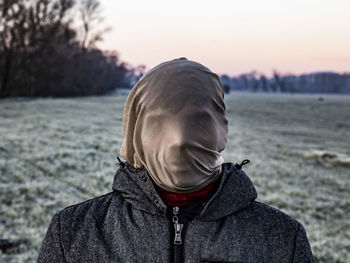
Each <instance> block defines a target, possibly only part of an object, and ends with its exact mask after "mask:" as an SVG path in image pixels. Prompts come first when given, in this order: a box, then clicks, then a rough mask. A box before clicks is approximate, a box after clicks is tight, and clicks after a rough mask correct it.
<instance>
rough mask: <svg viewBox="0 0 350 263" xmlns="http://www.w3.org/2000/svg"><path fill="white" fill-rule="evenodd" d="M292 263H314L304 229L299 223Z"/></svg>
mask: <svg viewBox="0 0 350 263" xmlns="http://www.w3.org/2000/svg"><path fill="white" fill-rule="evenodd" d="M294 245H295V246H294V255H293V260H292V263H316V261H315V259H314V257H313V255H312V252H311V248H310V244H309V241H308V239H307V235H306V232H305V229H304V227H303V226H302V225H301V224H300V223H299V228H298V230H297V233H296V236H295V241H294Z"/></svg>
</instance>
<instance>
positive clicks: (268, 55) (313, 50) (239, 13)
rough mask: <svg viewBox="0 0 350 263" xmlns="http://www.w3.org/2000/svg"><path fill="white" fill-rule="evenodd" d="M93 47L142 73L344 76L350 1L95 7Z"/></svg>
mask: <svg viewBox="0 0 350 263" xmlns="http://www.w3.org/2000/svg"><path fill="white" fill-rule="evenodd" d="M101 8H102V15H103V16H104V18H105V19H104V24H105V25H106V26H111V27H112V28H113V29H112V31H110V32H107V33H106V34H105V35H104V40H103V41H102V42H101V43H99V45H98V47H100V48H102V49H104V50H110V51H112V50H115V51H117V53H118V54H119V55H120V59H121V60H122V61H124V62H127V63H129V64H131V65H132V66H138V65H145V66H146V69H147V70H149V69H150V68H152V67H154V66H156V65H158V64H159V63H161V62H164V61H167V60H171V59H174V58H178V57H186V58H187V59H190V60H194V61H197V62H199V63H202V64H203V65H205V66H207V67H208V68H210V69H211V70H212V71H213V72H216V73H218V74H220V75H222V74H226V75H229V76H237V75H240V74H243V73H249V72H252V71H257V72H258V73H262V74H264V75H267V76H271V75H272V72H273V70H276V71H278V72H280V73H281V74H293V75H299V74H310V73H315V72H334V73H340V74H343V73H349V72H350V52H349V51H348V47H349V46H350V35H349V33H348V32H350V20H349V19H347V15H348V14H349V13H350V1H345V0H333V1H331V0H319V1H317V0H309V1H307V2H305V1H301V0H296V1H293V2H290V1H283V2H282V1H277V0H267V1H264V2H261V1H258V0H250V1H247V2H238V1H224V0H219V1H216V4H215V6H214V5H213V4H212V2H210V1H192V2H186V1H185V0H179V1H177V2H176V3H174V2H164V1H160V0H149V1H147V2H144V1H129V2H123V3H118V2H116V1H112V0H103V1H101Z"/></svg>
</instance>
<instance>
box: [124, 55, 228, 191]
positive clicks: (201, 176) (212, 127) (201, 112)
mask: <svg viewBox="0 0 350 263" xmlns="http://www.w3.org/2000/svg"><path fill="white" fill-rule="evenodd" d="M223 99H224V94H223V89H222V87H221V83H220V80H219V78H218V76H217V75H216V74H214V73H212V72H211V71H210V70H209V69H207V68H206V67H204V66H203V65H201V64H199V63H196V62H193V61H189V60H187V59H185V58H181V59H175V60H171V61H168V62H164V63H162V64H160V65H158V66H156V67H155V68H153V69H151V70H150V71H149V72H147V73H146V74H145V75H144V76H143V77H142V78H141V79H140V80H139V82H138V83H136V85H135V86H134V87H133V88H132V90H131V92H130V94H129V96H128V98H127V101H126V104H125V108H124V116H123V130H124V141H123V145H122V147H121V150H120V154H121V156H122V157H123V158H124V159H125V160H126V161H127V162H128V163H129V164H131V165H132V166H134V167H136V168H138V167H141V166H142V165H144V166H145V167H146V169H147V171H148V173H149V174H150V176H151V177H152V179H153V181H154V182H155V183H156V184H157V185H158V186H159V187H160V188H162V189H164V190H167V191H170V192H174V193H190V192H195V191H198V190H200V189H201V188H203V187H205V186H207V185H208V184H210V183H212V182H214V181H215V180H216V179H217V178H218V176H219V174H220V173H221V164H222V163H223V162H224V159H223V157H222V156H221V153H220V152H221V151H222V150H224V148H225V145H226V141H227V119H226V116H225V110H226V109H225V104H224V100H223Z"/></svg>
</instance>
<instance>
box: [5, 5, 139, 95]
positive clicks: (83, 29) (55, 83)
mask: <svg viewBox="0 0 350 263" xmlns="http://www.w3.org/2000/svg"><path fill="white" fill-rule="evenodd" d="M102 20H103V18H102V17H101V7H100V2H99V1H98V0H0V97H12V96H33V97H34V96H60V97H65V96H83V95H99V94H105V93H107V92H109V91H112V90H114V89H116V88H118V87H127V88H128V87H130V78H135V71H137V70H139V69H140V67H139V68H136V69H134V68H132V67H131V66H129V65H128V64H127V63H124V62H122V61H120V59H119V56H118V54H117V53H116V52H103V51H102V50H100V49H98V48H97V47H96V43H97V42H98V41H100V40H102V36H103V33H104V32H106V31H107V30H108V28H103V27H102V24H103V23H101V22H102ZM141 70H142V67H141Z"/></svg>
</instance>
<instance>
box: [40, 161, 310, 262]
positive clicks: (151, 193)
mask: <svg viewBox="0 0 350 263" xmlns="http://www.w3.org/2000/svg"><path fill="white" fill-rule="evenodd" d="M123 166H124V167H121V168H119V169H118V171H117V173H116V175H115V178H114V183H113V192H111V193H109V194H107V195H104V196H101V197H98V198H95V199H92V200H88V201H86V202H83V203H80V204H77V205H73V206H70V207H67V208H65V209H63V210H62V211H60V212H58V213H57V214H56V215H55V216H54V217H53V219H52V221H51V223H50V226H49V229H48V231H47V233H46V236H45V239H44V241H43V245H42V248H41V251H40V253H39V257H38V262H171V247H172V245H171V242H172V240H171V236H172V233H170V232H171V231H170V230H171V229H172V228H171V225H172V223H171V222H169V219H168V216H167V212H168V211H167V206H166V205H165V204H164V202H163V201H162V199H161V197H160V196H159V195H158V193H157V191H156V189H155V186H154V184H153V182H152V180H151V178H150V177H149V174H148V172H147V170H146V169H145V168H144V167H140V168H138V169H136V168H133V167H132V166H130V165H128V164H127V163H125V165H123ZM219 180H220V181H219V186H218V189H217V191H216V192H215V193H213V195H212V196H211V197H210V198H209V200H208V201H207V202H206V203H204V205H203V208H202V209H201V211H200V212H199V213H198V214H197V216H195V217H194V218H193V219H192V221H190V222H189V223H188V225H187V228H186V231H185V232H184V233H183V240H184V250H183V251H184V262H187V263H192V262H193V263H194V262H266V263H274V262H275V263H286V262H299V263H304V262H305V263H307V262H315V261H314V259H313V256H312V253H311V250H310V246H309V243H308V239H307V236H306V233H305V231H304V228H303V226H302V225H301V224H300V223H299V222H297V221H296V220H295V219H292V218H291V217H289V216H288V215H286V214H284V213H283V212H281V211H279V210H277V209H275V208H272V207H270V206H267V205H265V204H262V203H260V202H257V201H255V199H256V196H257V193H256V191H255V188H254V186H253V184H252V183H251V181H250V180H249V178H248V177H247V176H246V174H245V173H244V172H243V171H241V170H237V169H236V168H235V166H234V165H233V164H232V163H224V164H223V167H222V174H221V176H220V178H219Z"/></svg>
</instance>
